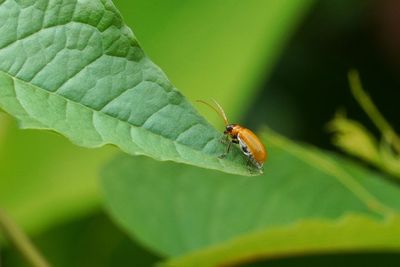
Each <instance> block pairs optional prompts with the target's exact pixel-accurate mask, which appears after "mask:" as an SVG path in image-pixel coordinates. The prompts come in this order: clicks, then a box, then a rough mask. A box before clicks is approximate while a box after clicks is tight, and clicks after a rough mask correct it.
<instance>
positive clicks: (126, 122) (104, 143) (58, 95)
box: [0, 70, 223, 166]
mask: <svg viewBox="0 0 400 267" xmlns="http://www.w3.org/2000/svg"><path fill="white" fill-rule="evenodd" d="M0 72H1V73H3V74H5V75H6V76H8V77H10V78H11V79H12V80H13V81H16V80H18V81H20V82H23V83H26V84H28V85H29V86H31V87H33V88H35V89H38V90H41V91H43V92H44V93H46V94H49V95H54V96H56V97H61V98H63V99H64V100H65V101H67V102H70V103H73V104H75V105H78V106H80V107H81V108H83V109H86V110H89V111H90V112H92V113H96V112H97V113H99V114H102V115H104V116H106V117H109V118H111V119H114V120H117V121H118V122H119V123H124V124H126V125H128V126H129V127H130V128H135V129H139V130H140V131H144V132H146V133H148V134H152V135H154V136H156V137H158V138H160V139H164V140H168V141H170V142H172V143H173V144H174V146H175V147H176V144H179V145H182V146H184V147H186V148H188V149H190V150H192V151H196V152H204V151H203V150H204V148H205V147H206V146H207V145H208V144H209V143H210V142H211V141H213V140H214V138H213V139H211V140H209V141H208V142H207V143H206V144H205V145H204V146H203V148H202V149H201V150H198V149H195V148H193V147H190V146H187V145H185V144H183V143H180V142H178V141H176V140H173V139H170V138H166V137H164V136H163V135H160V134H156V133H154V132H152V131H150V130H148V129H146V128H144V127H139V126H136V125H133V124H130V123H129V122H128V121H126V120H122V119H120V118H116V117H113V116H111V115H110V114H107V113H105V112H103V111H101V110H95V109H92V108H90V107H88V106H85V105H83V104H82V103H79V102H76V101H74V100H71V99H69V98H66V97H65V96H62V95H60V94H57V93H54V92H51V91H48V90H46V89H44V88H41V87H40V86H37V85H34V84H32V83H29V82H26V81H24V80H22V79H20V78H17V77H14V76H12V75H10V74H9V73H7V72H4V71H2V70H0ZM13 86H14V92H16V90H15V85H14V82H13ZM15 98H17V99H18V96H17V94H15ZM21 107H22V108H24V107H23V106H22V105H21ZM24 109H25V108H24ZM197 124H198V123H196V124H195V125H197ZM93 125H94V124H93ZM192 127H193V126H192ZM190 128H191V127H190ZM190 128H189V129H190ZM49 129H51V128H49ZM96 131H97V129H96ZM97 132H98V131H97ZM99 136H100V138H101V139H102V140H103V141H104V138H103V137H102V136H101V134H99ZM132 142H135V141H134V140H133V139H132ZM106 144H111V145H115V144H113V143H109V142H103V143H101V144H99V145H98V146H95V147H100V146H103V145H106ZM121 149H123V148H121ZM176 152H177V153H178V154H179V155H181V154H180V152H179V150H178V149H176ZM137 154H146V153H137ZM204 154H205V155H207V157H210V158H214V157H213V156H211V155H209V154H207V153H204ZM182 158H183V157H182ZM215 158H216V159H217V160H218V161H219V163H220V164H221V165H222V166H223V164H222V162H223V159H220V158H218V157H215ZM181 162H185V161H181Z"/></svg>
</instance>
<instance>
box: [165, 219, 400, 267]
mask: <svg viewBox="0 0 400 267" xmlns="http://www.w3.org/2000/svg"><path fill="white" fill-rule="evenodd" d="M399 236H400V217H391V218H389V219H387V220H385V221H380V222H379V221H374V220H371V218H367V217H363V216H357V215H347V216H345V217H343V218H341V219H340V220H337V221H328V220H321V219H312V220H304V221H299V222H297V223H295V224H293V225H289V226H285V227H276V228H272V229H268V230H261V231H257V232H254V233H251V234H248V235H245V236H242V237H239V238H236V239H233V240H230V241H228V242H224V243H222V244H220V245H217V246H214V247H211V248H209V249H205V250H202V251H199V252H194V253H191V254H189V255H186V256H183V257H180V258H177V259H172V260H170V261H168V262H166V263H165V264H160V266H166V267H167V266H169V267H191V266H193V267H196V266H202V267H212V266H236V265H238V264H240V263H241V264H243V263H249V262H254V261H257V260H260V259H276V258H283V257H288V256H290V255H292V256H295V255H309V254H322V253H332V252H338V251H340V252H342V253H343V252H346V253H349V252H359V251H391V252H394V251H397V252H400V239H399Z"/></svg>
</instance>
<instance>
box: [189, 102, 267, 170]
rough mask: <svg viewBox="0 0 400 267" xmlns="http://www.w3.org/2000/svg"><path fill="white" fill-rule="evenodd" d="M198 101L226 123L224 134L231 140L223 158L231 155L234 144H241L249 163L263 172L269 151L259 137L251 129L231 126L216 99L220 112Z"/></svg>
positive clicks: (237, 125)
mask: <svg viewBox="0 0 400 267" xmlns="http://www.w3.org/2000/svg"><path fill="white" fill-rule="evenodd" d="M197 101H198V102H200V103H203V104H205V105H207V106H209V107H210V108H212V109H213V110H215V112H217V113H218V114H219V115H220V116H221V117H222V119H223V120H224V122H225V131H224V134H225V135H226V136H227V138H228V139H229V137H230V140H229V144H228V148H227V150H226V153H225V154H223V155H222V156H221V157H225V156H226V155H227V154H228V153H229V149H230V147H231V144H232V143H234V144H239V146H240V149H241V150H242V152H243V153H244V154H245V155H246V156H247V158H248V161H247V162H248V163H249V162H251V163H252V164H253V165H254V166H256V167H257V169H259V170H262V168H263V164H264V162H265V161H266V159H267V151H266V149H265V147H264V145H263V143H261V141H260V139H259V138H258V137H257V135H255V134H254V133H253V132H252V131H250V130H249V129H247V128H244V127H242V126H240V125H239V124H229V123H228V119H227V117H226V115H225V111H224V110H223V109H222V107H221V106H220V105H219V104H218V102H217V101H215V100H214V99H213V101H214V103H215V104H216V105H217V107H218V110H217V109H216V108H215V107H213V106H211V105H210V104H208V103H207V102H205V101H202V100H197Z"/></svg>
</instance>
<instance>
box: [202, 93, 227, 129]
mask: <svg viewBox="0 0 400 267" xmlns="http://www.w3.org/2000/svg"><path fill="white" fill-rule="evenodd" d="M196 101H197V102H200V103H203V104H205V105H207V106H209V107H210V108H212V109H213V110H214V111H215V112H217V114H218V115H219V116H221V118H222V119H223V120H224V122H225V126H226V125H228V119H227V118H226V115H225V111H224V110H223V109H222V107H221V106H220V105H219V104H218V102H217V101H215V100H214V99H212V101H214V103H215V104H216V105H217V107H218V109H216V108H215V107H213V106H211V105H210V104H208V103H207V102H205V101H203V100H196Z"/></svg>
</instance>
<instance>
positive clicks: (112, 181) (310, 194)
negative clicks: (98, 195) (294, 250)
mask: <svg viewBox="0 0 400 267" xmlns="http://www.w3.org/2000/svg"><path fill="white" fill-rule="evenodd" d="M263 140H264V141H265V142H266V143H267V145H268V146H267V147H268V149H269V155H270V157H269V158H270V159H269V161H268V162H267V163H266V165H265V173H264V175H262V176H258V177H240V176H234V175H228V174H221V173H217V172H213V171H208V170H200V169H196V168H193V167H189V166H181V165H178V164H171V163H155V162H152V161H149V160H146V159H144V158H141V159H139V158H135V159H132V158H129V157H127V156H120V157H117V158H116V159H115V160H114V161H112V162H111V163H110V164H109V166H108V168H106V169H105V171H104V173H103V179H102V188H103V191H104V198H105V203H106V204H107V206H108V208H109V210H110V213H111V215H112V216H113V217H114V218H115V219H116V221H117V222H118V223H119V224H120V225H121V226H122V227H124V228H125V229H126V230H127V231H128V233H129V234H130V235H131V236H133V237H134V238H137V239H139V240H141V241H142V242H143V243H145V244H146V245H147V246H149V247H151V248H152V249H154V250H156V251H158V252H160V253H163V254H164V255H168V256H180V255H184V254H186V253H189V252H192V251H196V250H199V249H205V248H209V247H210V246H213V245H217V244H220V243H222V242H227V241H228V240H231V239H233V238H238V237H240V236H243V235H247V234H249V233H252V232H254V231H259V230H268V229H275V228H276V227H281V226H284V225H288V224H293V222H296V221H299V220H304V219H312V218H324V219H332V220H333V219H337V218H341V217H342V216H344V215H345V214H348V213H359V214H363V215H368V216H370V217H373V218H382V217H384V216H388V215H390V214H397V213H398V211H399V210H400V201H398V199H399V197H400V189H399V188H398V187H396V186H395V185H393V184H391V183H390V182H389V181H387V180H386V179H385V177H384V176H382V175H379V174H377V173H374V172H371V171H369V170H366V169H364V168H362V167H360V166H358V165H356V164H354V163H352V162H350V161H348V160H344V159H342V158H340V157H337V156H336V155H330V154H328V153H325V152H322V151H320V150H317V149H315V148H312V147H307V146H303V145H297V144H295V143H292V142H290V141H288V140H286V139H284V138H283V137H281V136H279V135H276V134H273V133H269V134H267V135H264V136H263Z"/></svg>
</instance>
